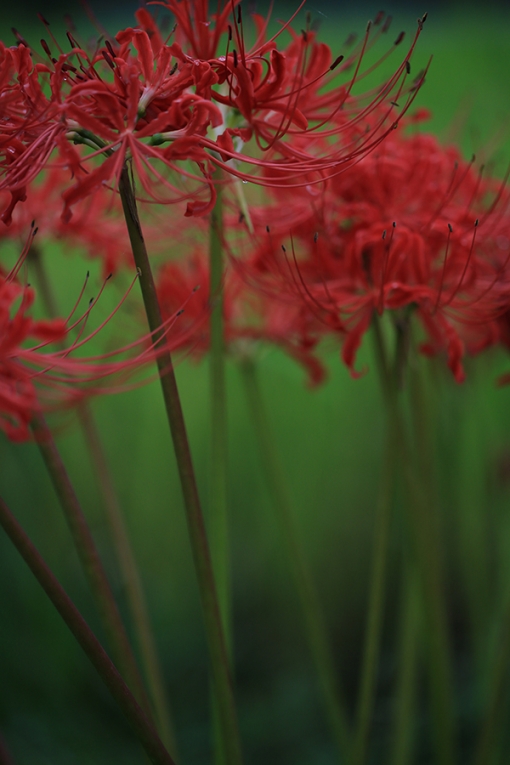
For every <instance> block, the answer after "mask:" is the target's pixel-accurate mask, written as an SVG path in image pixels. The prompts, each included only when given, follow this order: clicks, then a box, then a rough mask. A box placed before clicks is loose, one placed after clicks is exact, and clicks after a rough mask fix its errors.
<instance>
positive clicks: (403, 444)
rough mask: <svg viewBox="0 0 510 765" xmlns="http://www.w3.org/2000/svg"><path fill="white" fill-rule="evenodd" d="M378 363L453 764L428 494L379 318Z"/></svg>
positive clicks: (443, 735)
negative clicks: (402, 482)
mask: <svg viewBox="0 0 510 765" xmlns="http://www.w3.org/2000/svg"><path fill="white" fill-rule="evenodd" d="M373 337H374V340H375V351H376V358H377V361H378V366H379V375H380V379H381V385H382V389H383V392H384V396H385V400H386V405H387V407H388V414H389V417H390V421H391V422H393V427H394V428H395V433H396V439H397V447H398V449H399V456H400V465H401V469H402V475H403V478H404V482H405V486H406V491H407V496H408V499H409V502H408V506H407V507H408V520H409V525H410V532H411V538H412V542H413V548H414V550H415V554H416V556H417V562H418V570H419V576H420V584H421V587H422V590H423V599H424V607H425V612H426V621H427V624H426V627H427V633H426V635H424V637H425V639H426V640H427V642H428V649H429V650H428V652H427V653H428V658H429V681H430V694H431V714H432V724H433V728H434V733H435V737H436V745H437V762H438V765H453V763H455V762H456V755H455V732H454V700H453V683H452V678H451V669H450V656H449V654H450V651H449V645H448V642H449V641H448V630H447V623H446V614H445V605H444V602H443V596H442V584H441V575H440V565H439V559H438V550H437V539H436V534H435V529H434V524H433V522H432V521H431V518H430V512H431V511H430V508H429V507H428V503H427V492H426V491H425V490H424V487H423V485H422V484H421V482H420V480H419V477H418V473H417V471H416V470H415V468H414V466H413V464H412V461H413V451H412V450H411V448H410V443H409V441H408V437H407V433H406V428H405V425H404V421H403V417H402V414H401V411H400V406H399V402H398V397H397V389H396V385H395V381H394V377H393V375H392V374H391V370H390V366H389V363H388V356H387V353H386V349H385V343H384V338H383V334H382V330H381V326H380V321H379V318H378V317H377V316H375V317H374V321H373Z"/></svg>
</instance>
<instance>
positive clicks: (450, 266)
mask: <svg viewBox="0 0 510 765" xmlns="http://www.w3.org/2000/svg"><path fill="white" fill-rule="evenodd" d="M422 117H423V115H418V118H417V119H421V118H422ZM293 196H294V199H295V207H294V210H293V212H294V220H293V221H289V220H288V219H287V220H285V216H283V218H284V222H283V223H280V222H279V219H281V218H282V215H281V212H280V210H281V203H282V199H281V197H279V200H278V203H279V207H278V211H277V212H276V210H273V211H271V209H270V208H269V209H263V210H261V211H253V216H252V217H253V220H254V223H255V225H257V223H258V226H259V227H260V222H261V221H262V220H265V221H266V222H268V221H269V222H270V223H271V236H272V239H271V240H270V239H269V237H268V238H267V240H266V242H265V243H264V244H263V245H262V246H261V247H260V249H259V251H258V253H257V254H256V256H255V257H254V259H253V260H252V261H250V262H247V263H244V264H243V266H242V267H243V269H244V271H245V272H246V273H248V274H249V275H250V278H251V279H252V280H254V281H256V282H257V283H258V284H259V285H260V286H263V288H264V289H265V290H266V291H268V290H269V291H270V292H271V293H272V294H286V295H287V299H291V298H292V296H293V297H294V299H295V298H296V296H297V297H299V300H300V301H301V303H302V304H304V305H306V306H307V307H308V310H309V311H310V313H311V314H312V315H313V316H314V317H315V318H316V320H317V321H322V322H323V323H324V329H323V332H324V333H326V332H330V331H334V332H339V333H341V335H342V336H343V338H344V341H343V350H342V355H343V359H344V361H345V363H346V364H347V365H348V367H349V368H350V369H351V371H352V372H353V374H356V373H355V372H354V364H355V359H356V352H357V349H358V347H359V345H360V343H361V340H362V338H363V335H364V333H365V332H366V330H367V329H368V327H369V326H370V323H371V321H372V317H373V315H374V312H377V313H379V314H382V313H383V312H384V311H386V310H390V311H391V312H392V313H393V315H394V316H395V317H396V318H397V319H398V318H402V317H403V315H404V314H405V312H406V311H408V310H413V309H414V312H416V313H417V315H418V317H419V318H420V320H421V323H422V326H423V327H424V329H425V332H426V334H427V336H428V339H427V340H426V342H424V343H423V344H422V346H421V349H422V351H423V352H425V353H428V354H436V353H438V352H446V355H447V359H448V365H449V367H450V369H451V370H452V372H453V374H454V376H455V378H456V380H457V381H459V382H460V381H462V379H463V377H464V371H463V367H462V358H463V356H464V353H465V352H466V350H467V351H468V352H470V353H476V352H478V351H480V350H482V348H485V347H487V346H489V345H492V344H494V343H495V342H496V341H497V339H498V338H499V336H500V328H499V317H500V316H501V315H502V314H503V313H504V312H505V311H506V310H507V307H508V304H509V299H510V215H509V213H510V210H509V209H508V207H509V202H510V195H509V194H508V192H507V191H506V189H505V188H504V184H501V182H496V181H494V180H493V179H491V178H486V177H485V176H484V173H483V171H480V172H479V173H477V172H476V171H475V169H474V164H473V162H471V163H466V162H464V161H463V160H462V158H461V157H460V154H459V152H458V151H457V150H455V149H453V148H443V147H441V146H440V145H439V143H438V142H437V140H436V139H435V138H434V137H432V136H430V135H426V134H424V135H421V134H414V135H407V134H406V133H405V132H404V130H403V128H402V127H400V128H399V129H398V130H396V131H394V132H393V133H392V135H391V136H389V137H388V138H387V139H386V141H385V142H384V143H382V144H381V145H380V146H379V147H378V148H377V149H376V150H374V151H373V152H372V153H371V154H370V155H369V156H368V157H366V158H365V159H364V161H363V162H362V163H359V164H357V165H356V166H355V167H353V168H350V169H348V170H346V171H345V172H344V173H342V174H339V175H337V176H335V177H334V178H333V179H332V180H331V181H330V182H329V183H328V184H327V185H326V186H325V187H324V188H323V189H322V190H321V194H320V195H318V194H317V193H315V194H314V196H312V195H311V194H310V193H307V192H306V191H303V192H302V193H301V194H295V193H294V191H293ZM289 230H291V232H292V240H291V243H290V244H289V242H288V232H289ZM282 241H287V246H286V247H285V246H284V250H282V249H281V248H280V242H282Z"/></svg>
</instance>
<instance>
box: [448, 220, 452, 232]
mask: <svg viewBox="0 0 510 765" xmlns="http://www.w3.org/2000/svg"><path fill="white" fill-rule="evenodd" d="M448 231H449V232H450V234H453V228H452V224H451V223H449V224H448Z"/></svg>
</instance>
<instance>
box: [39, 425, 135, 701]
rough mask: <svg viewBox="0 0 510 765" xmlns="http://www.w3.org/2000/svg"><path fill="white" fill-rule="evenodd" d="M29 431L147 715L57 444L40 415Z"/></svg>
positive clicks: (106, 624) (113, 643)
mask: <svg viewBox="0 0 510 765" xmlns="http://www.w3.org/2000/svg"><path fill="white" fill-rule="evenodd" d="M32 431H33V433H34V437H35V440H36V443H37V445H38V447H39V451H40V453H41V456H42V458H43V461H44V464H45V465H46V469H47V471H48V474H49V476H50V478H51V480H52V483H53V487H54V489H55V492H56V494H57V496H58V498H59V501H60V505H61V507H62V510H63V512H64V515H65V518H66V521H67V524H68V526H69V529H70V531H71V535H72V538H73V542H74V546H75V549H76V552H77V554H78V557H79V560H80V563H81V565H82V568H83V571H84V573H85V576H86V579H87V582H88V585H89V587H90V591H91V593H92V596H93V598H94V600H95V602H96V606H97V609H98V611H99V615H100V617H101V621H102V623H103V625H104V627H105V630H106V632H107V636H108V640H109V644H110V645H111V647H112V650H113V652H114V655H115V658H116V661H117V663H118V665H119V667H120V669H121V672H122V673H123V675H124V676H125V678H126V681H127V683H128V685H129V686H130V688H132V690H133V692H134V693H135V695H136V697H137V698H138V699H139V700H140V704H141V705H142V706H143V708H144V709H145V711H146V712H147V714H150V703H149V700H148V698H147V694H146V692H145V688H144V684H143V681H142V678H141V676H140V673H139V671H138V666H137V663H136V659H135V657H134V654H133V651H132V649H131V645H130V643H129V639H128V637H127V634H126V631H125V629H124V624H123V623H122V619H121V616H120V613H119V609H118V607H117V603H116V602H115V598H114V596H113V592H112V589H111V587H110V583H109V581H108V577H107V576H106V572H105V570H104V568H103V565H102V563H101V560H100V557H99V553H98V551H97V548H96V545H95V542H94V539H93V537H92V534H91V532H90V529H89V527H88V524H87V521H86V519H85V515H84V513H83V510H82V508H81V506H80V503H79V500H78V497H77V496H76V492H75V491H74V487H73V485H72V483H71V480H70V478H69V475H68V473H67V471H66V469H65V466H64V463H63V462H62V458H61V456H60V453H59V451H58V449H57V445H56V443H55V441H54V439H53V436H52V434H51V431H50V429H49V427H48V425H47V424H46V421H45V420H44V417H43V416H42V414H36V415H34V417H33V419H32Z"/></svg>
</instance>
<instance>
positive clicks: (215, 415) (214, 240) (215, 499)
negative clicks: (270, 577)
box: [208, 189, 232, 655]
mask: <svg viewBox="0 0 510 765" xmlns="http://www.w3.org/2000/svg"><path fill="white" fill-rule="evenodd" d="M217 193H218V195H217V199H216V204H215V205H214V209H213V211H212V213H211V221H210V233H209V305H210V310H211V315H210V338H211V340H210V354H209V355H210V359H209V363H210V386H211V514H210V518H209V524H208V528H209V534H210V544H211V555H212V561H213V568H214V576H215V579H216V587H217V590H218V601H219V605H220V612H221V618H222V621H223V631H224V633H225V639H226V641H227V649H228V652H229V655H231V654H232V630H231V614H230V611H231V594H230V572H229V558H230V556H229V542H228V503H227V470H228V464H227V461H228V455H227V450H228V446H227V441H228V435H227V400H226V389H225V338H224V326H223V271H224V263H223V260H224V258H223V209H222V195H221V189H218V192H217Z"/></svg>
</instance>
